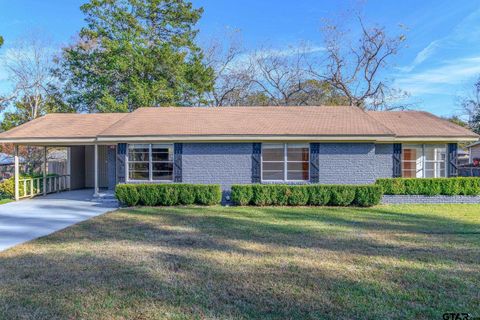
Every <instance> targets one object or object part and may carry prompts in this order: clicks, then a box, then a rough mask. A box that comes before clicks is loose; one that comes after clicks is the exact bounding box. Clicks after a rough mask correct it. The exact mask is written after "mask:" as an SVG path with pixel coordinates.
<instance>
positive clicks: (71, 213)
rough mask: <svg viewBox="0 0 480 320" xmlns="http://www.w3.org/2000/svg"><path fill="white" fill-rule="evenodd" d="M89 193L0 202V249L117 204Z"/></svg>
mask: <svg viewBox="0 0 480 320" xmlns="http://www.w3.org/2000/svg"><path fill="white" fill-rule="evenodd" d="M92 194H93V191H92V190H76V191H68V192H61V193H57V194H50V195H47V196H45V197H37V198H34V199H28V200H21V201H17V202H11V203H7V204H3V205H0V251H2V250H5V249H7V248H10V247H13V246H15V245H17V244H20V243H23V242H25V241H29V240H32V239H35V238H38V237H41V236H44V235H47V234H50V233H52V232H55V231H57V230H60V229H63V228H66V227H68V226H70V225H72V224H75V223H77V222H80V221H84V220H87V219H89V218H91V217H95V216H98V215H100V214H103V213H105V212H108V211H112V210H114V209H116V208H117V207H118V205H117V203H116V201H114V199H110V200H107V199H104V200H95V199H93V198H92Z"/></svg>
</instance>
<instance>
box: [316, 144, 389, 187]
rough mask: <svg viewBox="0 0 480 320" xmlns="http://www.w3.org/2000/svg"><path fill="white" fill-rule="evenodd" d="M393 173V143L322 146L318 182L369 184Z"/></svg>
mask: <svg viewBox="0 0 480 320" xmlns="http://www.w3.org/2000/svg"><path fill="white" fill-rule="evenodd" d="M392 174H393V145H392V144H374V143H320V149H319V183H322V184H368V183H373V182H375V180H376V179H377V178H390V177H392Z"/></svg>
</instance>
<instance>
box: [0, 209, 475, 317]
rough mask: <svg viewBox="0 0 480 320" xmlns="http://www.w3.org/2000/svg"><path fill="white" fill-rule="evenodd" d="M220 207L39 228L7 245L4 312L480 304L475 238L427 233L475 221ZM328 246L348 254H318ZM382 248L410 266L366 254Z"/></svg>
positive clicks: (399, 308) (342, 310)
mask: <svg viewBox="0 0 480 320" xmlns="http://www.w3.org/2000/svg"><path fill="white" fill-rule="evenodd" d="M223 210H225V209H223V208H194V207H189V208H137V209H129V210H125V211H120V212H116V213H110V214H107V215H104V216H101V217H98V218H95V219H92V220H89V221H86V222H83V223H81V224H78V225H75V226H73V227H72V228H69V229H67V230H64V231H61V232H58V233H55V234H53V235H51V236H48V237H44V238H41V239H39V240H37V241H35V242H34V243H33V244H32V246H33V247H34V249H33V250H32V251H31V252H30V253H29V252H27V253H22V252H21V251H19V252H12V253H11V254H2V255H0V318H23V319H55V318H58V319H65V318H90V319H102V318H128V319H130V318H138V319H155V318H171V319H191V318H193V319H195V318H198V319H202V318H220V319H226V318H235V319H319V318H324V319H339V318H344V319H346V318H356V319H367V318H382V319H385V318H392V317H394V318H395V317H397V316H398V317H404V318H408V317H410V318H440V317H441V314H442V313H443V312H445V311H449V310H454V309H455V310H456V309H461V310H466V311H468V312H475V311H480V310H478V304H476V302H478V298H479V296H478V292H477V293H474V292H472V289H473V288H475V287H476V285H478V278H479V275H480V271H479V269H478V265H479V261H480V257H479V252H478V239H477V237H475V236H470V235H455V234H450V235H449V236H439V235H437V234H424V233H422V232H425V231H426V232H427V233H428V231H432V230H437V231H449V230H450V231H455V230H457V228H458V229H461V228H465V225H467V226H466V227H467V228H469V230H475V229H476V228H478V226H476V225H475V224H465V223H460V222H457V223H456V222H455V220H453V219H443V220H442V219H439V217H438V216H435V217H433V216H432V217H431V216H429V215H422V214H410V213H409V214H406V216H402V215H401V214H399V213H393V214H392V212H391V211H388V210H384V209H382V208H379V209H375V210H376V211H372V210H371V209H365V210H360V211H359V210H352V209H349V208H342V209H341V210H344V211H341V210H340V209H336V210H331V209H330V208H325V209H323V208H319V209H318V210H312V209H310V208H309V209H308V210H305V209H301V208H295V209H293V208H292V209H279V208H262V209H258V210H250V209H243V208H231V209H228V211H227V212H228V213H227V214H225V212H223ZM341 212H344V213H345V214H344V215H343V216H342V215H341ZM379 215H380V216H379ZM375 231H382V232H384V233H385V236H386V237H387V239H388V236H389V233H394V232H402V233H405V235H407V236H410V235H413V236H419V237H422V238H421V241H422V243H421V244H422V245H421V246H417V247H410V246H408V245H405V244H404V245H398V244H396V245H392V244H389V242H388V241H385V242H379V241H375V240H374V239H372V238H369V237H367V236H364V235H365V234H367V233H369V232H375ZM425 237H426V239H425ZM238 240H240V241H242V242H243V241H244V242H248V243H250V244H252V245H253V247H255V245H262V246H267V247H268V248H269V250H268V252H267V253H264V252H259V251H257V250H254V249H246V248H245V247H244V246H240V245H239V244H238ZM429 241H438V243H430V244H434V245H429ZM452 243H453V244H455V243H458V244H459V245H460V244H462V245H468V244H470V245H472V246H473V247H474V246H475V245H477V247H476V250H469V249H466V248H458V247H455V246H451V245H452ZM447 244H448V245H447ZM442 245H443V246H442ZM287 249H292V250H294V251H293V252H290V253H289V255H290V256H285V250H287ZM324 251H326V252H324ZM332 251H333V252H338V254H348V256H349V257H350V256H351V257H353V258H349V259H348V260H346V261H344V262H343V263H342V262H340V263H339V264H338V265H336V266H335V267H332V266H331V265H329V264H324V263H325V261H324V259H325V258H324V256H323V255H324V254H325V255H328V254H330V253H329V252H332ZM358 255H361V256H364V258H365V260H361V259H360V260H358V258H357V256H358ZM292 256H293V257H295V259H293V258H292ZM377 256H378V257H387V258H392V259H406V260H407V262H410V263H411V264H412V265H408V263H406V264H399V265H382V264H381V263H379V262H376V263H377V265H375V264H374V263H372V264H368V263H367V262H365V261H368V260H367V259H368V258H369V257H371V258H374V257H377ZM330 257H331V259H332V256H331V255H330ZM305 259H307V260H305ZM327 262H328V261H327ZM425 262H427V263H425ZM453 263H462V264H464V265H465V267H464V268H453V267H452V264H453ZM357 264H358V265H357ZM474 279H477V280H474ZM475 309H477V310H475Z"/></svg>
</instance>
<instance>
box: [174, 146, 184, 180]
mask: <svg viewBox="0 0 480 320" xmlns="http://www.w3.org/2000/svg"><path fill="white" fill-rule="evenodd" d="M173 154H174V157H173V182H182V154H183V144H181V143H174V144H173Z"/></svg>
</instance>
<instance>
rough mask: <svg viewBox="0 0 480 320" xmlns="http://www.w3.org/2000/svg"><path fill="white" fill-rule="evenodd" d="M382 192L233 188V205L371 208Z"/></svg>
mask: <svg viewBox="0 0 480 320" xmlns="http://www.w3.org/2000/svg"><path fill="white" fill-rule="evenodd" d="M381 197H382V188H381V187H380V186H376V185H362V186H356V185H345V186H337V185H277V184H271V185H261V184H254V185H235V186H232V201H233V203H234V204H237V205H247V204H250V205H255V206H266V205H274V206H275V205H290V206H304V205H306V204H309V205H327V204H329V205H334V206H347V205H350V204H355V205H358V206H373V205H376V204H378V203H380V200H381Z"/></svg>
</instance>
